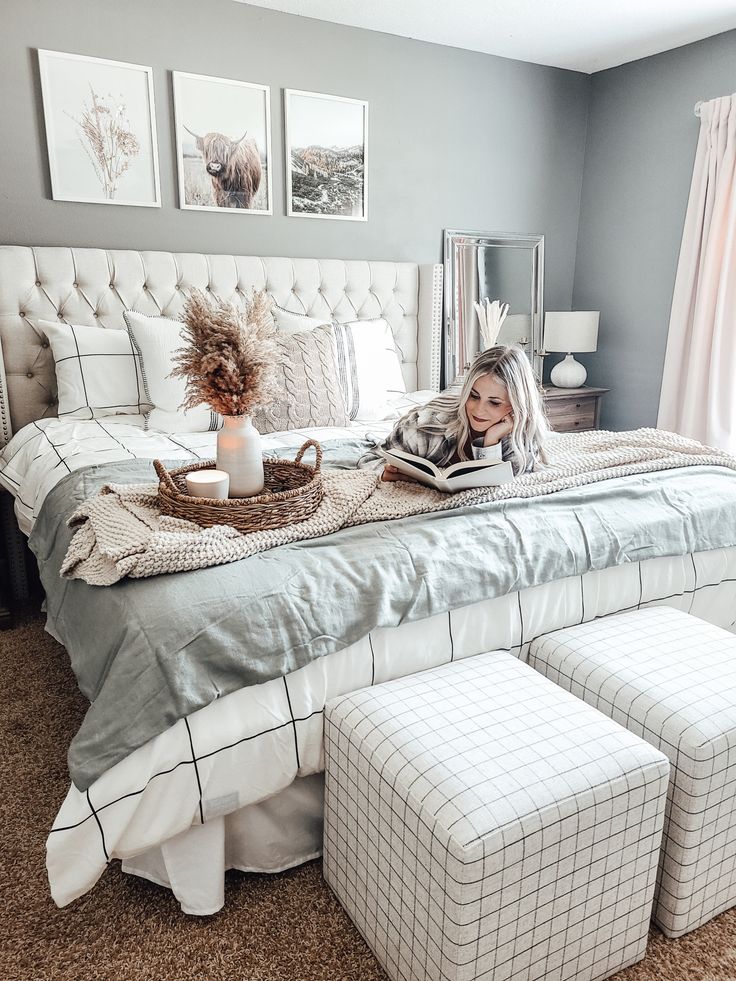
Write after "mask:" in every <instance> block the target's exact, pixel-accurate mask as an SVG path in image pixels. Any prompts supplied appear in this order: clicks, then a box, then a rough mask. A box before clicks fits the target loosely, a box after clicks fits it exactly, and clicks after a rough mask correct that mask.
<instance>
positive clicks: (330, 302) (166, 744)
mask: <svg viewBox="0 0 736 981" xmlns="http://www.w3.org/2000/svg"><path fill="white" fill-rule="evenodd" d="M191 286H197V287H199V288H201V289H205V290H211V291H212V292H213V293H214V294H215V295H217V296H218V297H220V298H222V299H226V300H232V301H234V302H236V303H242V300H243V297H244V295H245V293H246V292H247V291H248V290H249V288H250V287H251V286H256V287H265V288H266V289H268V290H269V292H271V293H272V295H273V296H274V298H275V300H276V302H278V303H279V304H281V305H282V306H284V307H286V308H288V309H291V310H294V311H295V312H302V313H309V314H311V315H314V316H326V317H330V316H334V317H335V318H336V319H337V320H339V321H345V320H348V319H356V318H359V319H368V318H371V317H376V316H383V317H385V318H386V319H387V320H388V321H389V323H390V324H391V326H392V328H393V330H394V336H395V338H396V342H397V345H398V348H399V350H400V352H401V355H402V371H403V373H404V377H405V381H406V385H407V389H408V391H409V393H410V394H409V396H408V397H407V398H406V399H404V400H402V401H400V402H397V404H396V406H395V413H397V414H398V413H400V412H401V411H402V410H403V409H404V408H405V407H406V406H407V405H409V404H411V402H412V400H413V399H422V398H426V397H429V394H430V393H431V391H432V390H436V389H437V387H438V384H439V365H440V328H441V314H440V310H441V268H440V267H437V266H428V267H419V266H416V265H413V264H411V263H390V262H357V261H344V262H343V261H338V260H329V261H325V260H316V259H282V258H258V257H238V256H201V255H178V254H170V253H158V252H157V253H152V252H148V253H146V252H140V253H139V252H123V251H110V252H105V251H102V250H83V249H52V248H37V249H30V248H23V247H12V246H10V247H3V248H1V249H0V341H1V343H2V359H0V426H1V428H2V437H3V438H2V442H3V443H9V442H10V439H11V436H12V434H13V433H16V434H17V435H16V437H15V439H14V440H13V442H12V443H10V445H9V446H8V450H7V452H6V453H5V454H4V456H3V457H2V458H0V484H2V486H3V487H4V488H5V489H6V490H7V491H9V492H10V493H11V494H12V495H13V496H14V498H15V502H14V505H15V513H16V516H17V520H18V523H19V525H20V527H21V528H22V530H23V532H24V533H26V534H27V533H28V532H29V531H30V529H31V527H32V525H33V522H34V521H35V519H36V518H37V517H38V514H39V511H40V508H41V506H42V504H43V501H44V499H45V498H46V496H47V494H48V493H49V492H50V490H51V489H52V487H53V486H54V485H55V483H56V482H57V481H58V480H59V479H60V478H61V477H63V476H64V475H65V474H67V473H68V472H70V471H71V470H74V469H76V468H81V467H86V466H90V465H92V464H95V463H99V462H101V461H105V462H111V461H115V460H126V459H132V458H153V457H156V456H164V457H167V458H169V459H171V458H178V459H187V458H189V457H192V458H196V457H201V458H209V457H212V456H214V440H215V434H214V433H198V434H189V435H186V436H184V435H182V434H176V435H174V436H166V435H165V434H156V433H150V432H146V431H144V430H142V429H140V428H137V427H131V426H130V425H129V424H127V423H125V422H123V423H120V422H116V421H110V420H105V421H104V425H100V424H99V423H96V422H94V421H89V422H86V421H84V422H82V421H75V422H68V421H67V422H64V421H58V420H55V419H54V413H55V410H54V405H55V382H54V375H53V365H52V363H51V359H50V353H49V351H48V349H47V348H45V347H43V346H42V345H43V340H42V338H43V335H42V333H41V332H40V331H39V330H38V327H37V324H38V321H39V320H40V319H57V318H58V319H60V320H65V321H70V322H75V323H80V324H88V325H90V326H94V325H97V326H104V327H107V328H111V329H120V328H123V327H124V321H123V317H122V311H123V310H124V309H137V310H139V311H141V312H144V313H146V312H147V313H151V314H163V315H165V316H169V317H175V316H176V315H177V314H178V313H179V311H180V309H181V305H182V294H183V293H184V291H185V290H186V289H187V288H188V287H191ZM414 393H418V394H414ZM390 426H391V419H390V418H388V419H386V420H384V421H382V422H380V423H371V424H370V425H367V424H360V423H353V424H352V425H351V427H350V428H349V429H348V430H347V431H346V432H345V433H344V435H348V434H349V435H355V434H356V433H357V434H359V435H364V434H365V433H366V432H368V431H370V432H371V433H373V434H374V435H377V436H380V435H382V434H383V433H385V432H387V431H388V429H389V428H390ZM338 435H340V433H339V432H337V431H329V432H327V431H323V430H306V431H303V432H290V433H284V434H274V435H272V436H270V437H267V438H266V444H265V445H266V449H275V448H283V450H284V452H285V453H288V452H289V451H291V450H293V449H294V448H296V447H297V446H299V445H300V444H301V443H302V441H303V440H304V438H306V437H307V436H314V437H316V438H318V439H320V440H328V439H330V438H335V437H336V436H338ZM245 561H248V560H245ZM735 584H736V548H734V547H726V548H708V549H707V550H704V551H695V552H694V553H687V554H678V555H672V556H663V557H661V558H656V559H645V560H642V561H638V562H630V561H628V562H626V563H625V564H620V565H614V566H612V567H611V568H608V569H602V570H598V571H591V572H587V573H586V574H584V575H581V576H575V577H571V578H567V579H562V580H556V581H553V582H549V583H546V584H543V585H539V586H536V587H534V588H532V589H524V590H521V591H519V592H512V593H509V594H508V595H505V596H498V597H496V598H489V599H485V600H483V601H481V602H479V603H474V604H473V605H471V606H465V607H460V608H454V609H453V610H451V611H450V610H448V611H446V612H445V613H443V614H441V615H439V616H435V617H431V618H429V619H425V620H418V621H414V622H404V623H400V624H397V625H395V626H391V627H385V628H383V627H382V628H379V629H376V630H374V631H371V633H370V634H368V635H367V636H366V637H363V638H362V639H358V640H356V641H355V642H352V643H350V644H348V645H347V646H346V647H344V649H342V650H339V651H335V652H334V653H331V654H328V655H326V656H324V657H321V658H319V659H318V660H316V661H313V662H312V663H311V664H309V665H307V666H306V667H304V668H301V669H299V670H298V671H294V672H292V673H291V674H289V675H288V676H287V677H285V678H278V679H275V680H273V681H268V682H266V683H265V684H262V685H258V686H255V687H250V688H244V689H241V690H239V691H235V692H233V693H232V694H229V695H226V696H225V697H223V698H219V699H217V700H216V701H214V702H212V703H211V704H209V705H207V706H206V707H204V708H201V709H199V710H198V711H196V712H194V713H192V714H191V715H189V716H188V717H187V718H183V719H181V720H180V721H179V722H177V723H176V724H175V725H173V726H171V728H169V729H167V730H166V731H165V732H162V733H161V734H160V735H158V736H156V737H155V738H153V739H151V740H150V741H149V742H147V743H146V744H145V745H144V746H141V747H140V748H139V749H136V750H135V751H134V752H132V753H131V754H130V755H129V756H128V757H126V758H125V759H124V760H122V761H121V762H119V763H117V764H116V765H114V766H112V767H111V768H110V769H109V770H108V771H107V772H106V773H104V774H103V775H102V776H101V777H100V778H99V779H98V780H96V781H95V783H94V784H93V785H92V786H91V787H90V788H89V790H87V791H84V792H82V791H79V790H77V789H76V788H75V787H74V786H71V787H70V790H69V794H68V796H67V798H66V800H65V801H64V802H63V804H62V805H61V808H60V811H59V814H58V816H57V819H56V821H55V823H54V828H53V829H52V832H51V834H50V836H49V842H48V868H49V877H50V883H51V890H52V895H53V897H54V899H55V900H56V902H57V903H59V904H60V905H64V904H66V903H68V902H70V901H72V900H73V899H74V898H75V897H77V896H79V895H81V894H83V893H84V892H85V891H87V890H88V889H89V888H91V887H92V885H93V884H94V882H95V881H96V880H97V879H98V878H99V876H100V875H101V874H102V873H103V872H104V869H105V866H106V864H107V862H108V861H110V860H111V859H112V858H115V857H117V858H122V859H123V860H124V868H126V870H128V871H131V872H135V873H137V874H140V875H143V876H146V877H147V878H150V879H152V880H153V881H156V882H159V883H161V884H162V885H165V886H169V887H170V888H172V889H173V891H174V893H175V895H176V897H177V899H178V900H179V902H180V903H181V906H182V909H184V910H185V911H186V912H189V913H196V914H208V913H213V912H215V911H216V910H217V909H219V908H221V906H222V904H223V901H224V897H223V873H224V870H225V869H227V868H240V869H245V870H257V871H279V870H282V869H284V868H287V867H290V866H292V865H295V864H298V863H300V862H303V861H306V860H308V859H310V858H312V857H315V856H316V855H318V854H319V853H320V849H321V778H320V776H319V774H320V771H321V769H322V765H323V758H322V708H323V706H324V703H325V700H326V699H328V698H329V697H331V696H332V695H335V694H339V693H341V692H346V691H350V690H353V689H356V688H359V687H363V686H365V685H369V684H373V683H378V682H380V681H384V680H387V679H389V678H392V677H397V676H400V675H403V674H408V673H411V672H414V671H417V670H421V669H423V668H426V667H431V666H435V665H438V664H441V663H444V662H446V661H449V660H452V659H455V658H461V657H466V656H470V655H473V654H476V653H480V652H481V651H485V650H490V649H496V648H503V649H506V650H511V651H513V652H514V653H516V654H518V655H520V656H522V657H523V656H524V654H525V652H526V650H527V648H528V644H529V642H530V641H531V640H532V639H533V638H534V637H535V636H537V635H539V634H540V633H544V632H547V631H549V630H553V629H557V628H559V627H562V626H566V625H571V624H573V623H578V622H580V621H581V620H583V619H586V620H587V619H591V618H593V617H597V616H605V615H608V614H611V613H615V612H619V611H621V610H625V609H630V608H632V607H639V606H642V605H646V604H651V603H668V604H670V605H675V606H679V607H680V608H682V609H685V610H688V611H691V612H693V613H695V614H697V615H699V616H702V617H704V618H705V619H708V620H710V621H712V622H714V623H717V624H720V625H722V626H726V627H728V628H730V629H733V624H734V619H736V613H735V612H734V611H735V608H736V585H735ZM110 588H115V587H110ZM151 588H152V589H155V588H156V584H155V580H151ZM60 639H61V640H62V641H63V640H64V638H63V637H61V638H60ZM243 642H244V643H247V638H244V639H243ZM299 778H301V779H299Z"/></svg>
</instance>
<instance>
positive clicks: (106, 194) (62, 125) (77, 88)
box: [38, 50, 161, 208]
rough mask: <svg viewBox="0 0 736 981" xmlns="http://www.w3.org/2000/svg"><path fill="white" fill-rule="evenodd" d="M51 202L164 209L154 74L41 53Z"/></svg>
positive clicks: (98, 60) (117, 63) (58, 53)
mask: <svg viewBox="0 0 736 981" xmlns="http://www.w3.org/2000/svg"><path fill="white" fill-rule="evenodd" d="M38 65H39V70H40V73H41V92H42V94H43V109H44V117H45V122H46V143H47V145H48V153H49V171H50V173H51V193H52V196H53V198H54V200H56V201H84V202H88V203H93V204H130V205H139V206H143V207H151V208H158V207H160V206H161V198H160V192H159V176H158V146H157V144H156V119H155V112H154V105H153V83H152V71H151V69H150V68H146V67H144V66H143V65H130V64H127V63H125V62H120V61H106V60H104V59H101V58H88V57H86V56H84V55H74V54H65V53H63V52H61V51H43V50H39V52H38Z"/></svg>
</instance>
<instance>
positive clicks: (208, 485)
mask: <svg viewBox="0 0 736 981" xmlns="http://www.w3.org/2000/svg"><path fill="white" fill-rule="evenodd" d="M186 478H187V492H188V493H189V494H191V495H192V497H213V498H215V499H217V500H221V501H224V500H225V499H226V498H227V495H228V491H229V489H230V477H229V476H228V475H227V474H226V473H225V471H224V470H194V471H192V473H188V474H187V475H186Z"/></svg>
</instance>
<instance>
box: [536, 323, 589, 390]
mask: <svg viewBox="0 0 736 981" xmlns="http://www.w3.org/2000/svg"><path fill="white" fill-rule="evenodd" d="M600 316H601V315H600V313H599V312H598V311H597V310H568V311H562V312H560V313H547V314H545V316H544V350H545V352H561V353H564V354H565V355H566V357H565V358H564V359H563V360H562V361H559V362H558V363H557V364H556V365H555V366H554V368H553V369H552V373H551V374H550V381H551V382H552V384H553V385H554V386H555V387H556V388H580V387H581V386H582V385H584V384H585V379H586V376H587V372H586V370H585V366H584V365H582V364H580V362H579V361H576V360H575V358H574V357H573V356H572V352H576V353H578V352H585V351H595V350H596V348H597V346H598V321H599V320H600Z"/></svg>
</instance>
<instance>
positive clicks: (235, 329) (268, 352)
mask: <svg viewBox="0 0 736 981" xmlns="http://www.w3.org/2000/svg"><path fill="white" fill-rule="evenodd" d="M183 320H184V327H183V329H182V332H181V336H182V340H183V342H184V343H183V346H182V347H181V348H179V350H178V351H177V352H176V354H175V356H174V363H175V365H176V367H175V368H174V370H173V371H172V372H171V376H172V377H174V378H185V379H186V398H185V399H184V402H183V403H182V408H183V409H193V408H194V407H195V406H197V405H201V404H202V403H206V404H207V405H209V406H211V407H212V408H213V409H214V410H215V412H219V413H220V415H223V416H248V415H251V413H252V412H253V410H254V409H256V408H258V406H261V405H265V404H266V403H267V402H269V401H270V400H271V399H273V397H274V396H275V395H276V393H277V385H276V378H277V375H276V366H277V364H278V361H279V348H278V345H277V343H276V329H275V327H274V324H273V317H272V316H271V298H270V297H269V295H268V293H266V292H265V290H258V291H256V290H254V291H253V293H252V295H251V296H250V297H249V298H248V299H247V300H246V306H245V310H244V311H241V310H238V309H237V308H236V307H234V306H233V305H232V304H230V303H223V302H216V303H213V302H210V301H209V300H208V299H207V297H206V295H205V294H204V293H202V292H201V291H200V290H196V289H195V290H192V291H191V293H190V294H189V296H188V298H187V301H186V303H185V305H184V317H183Z"/></svg>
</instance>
